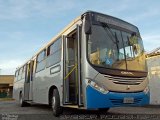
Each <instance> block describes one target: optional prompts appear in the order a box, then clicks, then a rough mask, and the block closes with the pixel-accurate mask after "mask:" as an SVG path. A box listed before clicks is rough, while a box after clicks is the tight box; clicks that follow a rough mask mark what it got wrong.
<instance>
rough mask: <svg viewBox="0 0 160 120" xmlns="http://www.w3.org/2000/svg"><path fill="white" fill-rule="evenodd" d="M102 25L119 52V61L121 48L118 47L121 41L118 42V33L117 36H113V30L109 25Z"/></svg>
mask: <svg viewBox="0 0 160 120" xmlns="http://www.w3.org/2000/svg"><path fill="white" fill-rule="evenodd" d="M101 25H102V27H103V28H104V30H105V31H106V33H107V34H108V36H109V37H110V39H111V40H112V41H113V43H114V44H116V47H117V51H118V59H119V46H118V43H119V41H118V38H117V34H116V33H115V35H114V34H113V32H112V30H111V28H110V27H109V26H108V24H107V23H102V22H101ZM106 28H107V30H106ZM108 31H109V32H110V34H109V32H108Z"/></svg>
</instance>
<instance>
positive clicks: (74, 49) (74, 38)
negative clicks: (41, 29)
mask: <svg viewBox="0 0 160 120" xmlns="http://www.w3.org/2000/svg"><path fill="white" fill-rule="evenodd" d="M63 40H64V66H63V67H64V69H63V70H64V77H63V80H64V82H63V91H64V95H63V98H64V99H63V101H64V104H71V105H81V80H80V26H78V25H77V28H76V29H75V30H73V31H71V32H70V33H69V34H68V35H66V36H64V38H63Z"/></svg>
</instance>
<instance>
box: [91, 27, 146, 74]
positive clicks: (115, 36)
mask: <svg viewBox="0 0 160 120" xmlns="http://www.w3.org/2000/svg"><path fill="white" fill-rule="evenodd" d="M88 59H89V61H90V63H92V64H93V65H96V66H100V67H106V68H111V69H122V70H135V71H146V61H145V54H144V48H143V43H142V40H141V38H140V36H138V35H136V33H134V32H132V33H131V32H126V31H123V30H118V29H115V28H110V27H109V26H108V27H107V26H104V25H92V34H91V35H90V37H89V39H88Z"/></svg>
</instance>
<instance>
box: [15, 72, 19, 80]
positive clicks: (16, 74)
mask: <svg viewBox="0 0 160 120" xmlns="http://www.w3.org/2000/svg"><path fill="white" fill-rule="evenodd" d="M18 73H19V70H17V71H16V73H15V82H16V81H18Z"/></svg>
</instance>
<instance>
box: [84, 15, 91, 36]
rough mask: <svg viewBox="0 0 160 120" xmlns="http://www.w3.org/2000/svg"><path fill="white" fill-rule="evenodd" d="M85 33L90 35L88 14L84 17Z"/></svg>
mask: <svg viewBox="0 0 160 120" xmlns="http://www.w3.org/2000/svg"><path fill="white" fill-rule="evenodd" d="M84 29H85V33H86V34H91V33H92V31H91V20H90V15H89V14H86V17H85V28H84Z"/></svg>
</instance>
